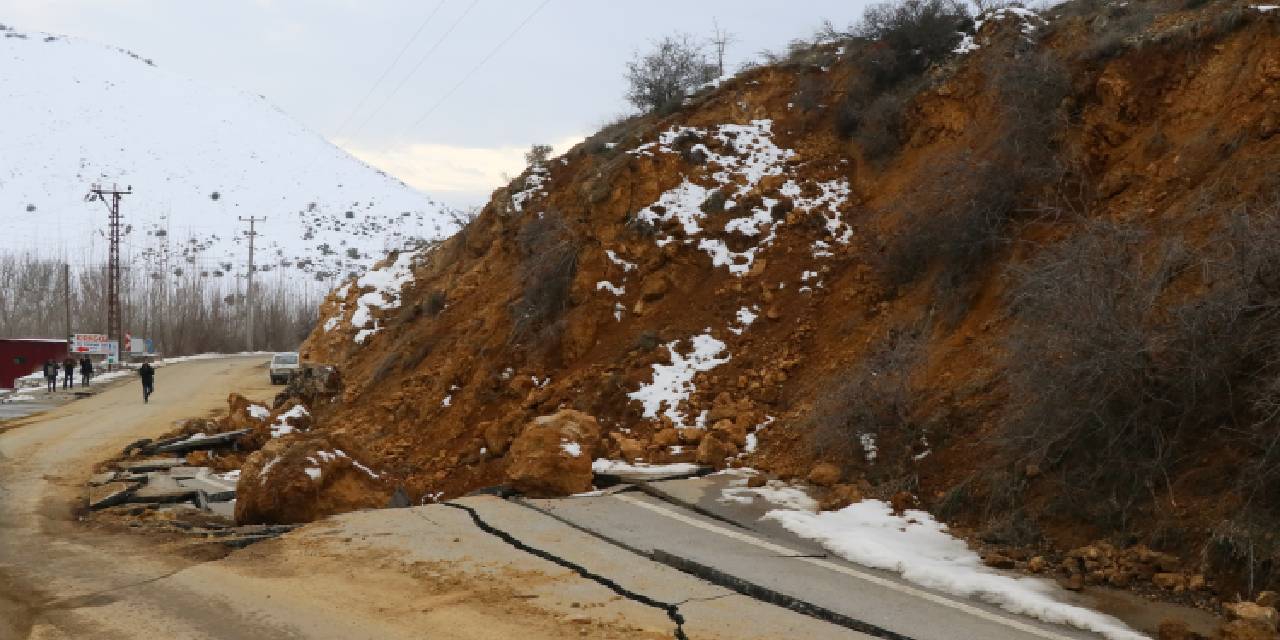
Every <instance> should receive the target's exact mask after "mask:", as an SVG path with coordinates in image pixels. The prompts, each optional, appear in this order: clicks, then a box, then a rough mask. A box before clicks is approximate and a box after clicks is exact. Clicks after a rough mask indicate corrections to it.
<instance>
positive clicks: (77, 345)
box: [71, 333, 119, 355]
mask: <svg viewBox="0 0 1280 640" xmlns="http://www.w3.org/2000/svg"><path fill="white" fill-rule="evenodd" d="M118 351H119V348H118V343H117V342H116V341H114V340H107V336H106V335H104V334H101V333H77V334H74V335H72V336H71V352H72V353H88V354H94V355H110V354H111V353H113V352H118Z"/></svg>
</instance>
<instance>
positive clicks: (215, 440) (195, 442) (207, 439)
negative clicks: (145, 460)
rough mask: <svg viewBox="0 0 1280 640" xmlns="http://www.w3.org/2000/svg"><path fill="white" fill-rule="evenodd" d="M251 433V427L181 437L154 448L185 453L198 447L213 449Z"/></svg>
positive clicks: (162, 451) (161, 451) (165, 451)
mask: <svg viewBox="0 0 1280 640" xmlns="http://www.w3.org/2000/svg"><path fill="white" fill-rule="evenodd" d="M250 433H253V429H241V430H239V431H228V432H226V433H215V434H211V435H198V436H191V437H189V438H183V439H181V440H178V441H177V442H169V443H165V444H160V445H159V446H156V447H155V448H154V451H156V452H157V453H185V452H187V451H197V450H199V449H213V448H216V447H222V446H226V445H229V444H233V443H235V441H236V440H237V439H238V438H240V437H241V436H246V435H248V434H250Z"/></svg>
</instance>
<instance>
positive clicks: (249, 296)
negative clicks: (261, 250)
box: [240, 216, 267, 351]
mask: <svg viewBox="0 0 1280 640" xmlns="http://www.w3.org/2000/svg"><path fill="white" fill-rule="evenodd" d="M266 221H267V217H266V216H262V217H261V218H255V217H253V216H249V217H248V218H246V217H244V216H240V222H248V223H249V231H248V233H246V235H248V236H249V282H248V285H247V286H248V290H247V291H246V295H245V301H246V302H247V304H248V305H249V327H248V331H247V333H246V340H245V342H246V344H247V345H248V347H247V349H246V350H247V351H253V321H254V317H253V316H254V313H256V312H255V310H254V302H255V300H254V291H253V274H254V270H255V268H254V266H253V244H254V243H253V241H254V238H256V237H257V236H258V232H257V230H256V228H255V226H254V225H255V224H257V223H259V222H266Z"/></svg>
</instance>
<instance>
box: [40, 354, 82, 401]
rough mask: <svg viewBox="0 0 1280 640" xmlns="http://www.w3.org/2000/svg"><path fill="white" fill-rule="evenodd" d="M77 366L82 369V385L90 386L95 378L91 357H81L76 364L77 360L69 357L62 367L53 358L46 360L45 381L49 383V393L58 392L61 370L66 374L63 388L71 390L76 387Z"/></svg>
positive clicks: (63, 379)
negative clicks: (59, 372)
mask: <svg viewBox="0 0 1280 640" xmlns="http://www.w3.org/2000/svg"><path fill="white" fill-rule="evenodd" d="M77 365H78V366H79V367H80V384H81V385H82V386H85V387H87V386H89V380H90V379H92V378H93V361H92V360H90V359H89V356H81V357H80V361H79V363H77V362H76V359H75V358H72V357H71V356H67V359H66V360H63V361H62V365H61V366H59V365H58V362H57V361H56V360H54V359H53V358H50V359H48V360H46V361H45V363H44V379H45V382H47V383H49V393H53V392H54V391H57V390H58V371H59V370H61V371H62V372H63V374H64V375H63V378H62V388H63V389H71V388H73V387H75V386H76V366H77Z"/></svg>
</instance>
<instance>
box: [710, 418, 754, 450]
mask: <svg viewBox="0 0 1280 640" xmlns="http://www.w3.org/2000/svg"><path fill="white" fill-rule="evenodd" d="M711 431H712V432H714V433H719V434H720V435H721V436H723V437H724V439H725V440H728V441H729V442H732V443H733V444H734V445H735V446H737V447H738V448H739V449H741V448H742V447H745V446H747V429H746V428H745V427H741V426H739V425H738V423H737V422H735V421H733V420H721V421H719V422H717V423H715V424H713V425H711Z"/></svg>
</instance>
